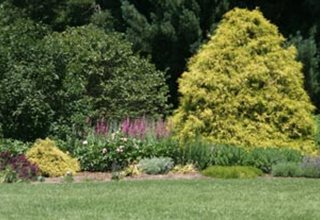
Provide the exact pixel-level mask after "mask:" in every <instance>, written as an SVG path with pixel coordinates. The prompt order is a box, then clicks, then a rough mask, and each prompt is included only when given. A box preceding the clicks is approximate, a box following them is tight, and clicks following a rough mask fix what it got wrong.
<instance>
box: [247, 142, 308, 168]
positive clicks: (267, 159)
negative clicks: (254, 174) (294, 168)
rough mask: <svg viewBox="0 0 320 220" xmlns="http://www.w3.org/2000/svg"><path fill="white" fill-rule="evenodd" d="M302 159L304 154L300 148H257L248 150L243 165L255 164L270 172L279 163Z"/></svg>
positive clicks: (295, 161) (297, 161)
mask: <svg viewBox="0 0 320 220" xmlns="http://www.w3.org/2000/svg"><path fill="white" fill-rule="evenodd" d="M301 161H302V154H301V152H300V151H298V150H294V149H289V148H255V149H253V150H251V151H249V152H248V154H247V156H246V157H245V159H244V162H243V165H247V166H253V167H256V168H259V169H261V170H262V171H263V172H265V173H270V172H271V169H272V166H273V165H276V164H278V163H286V162H294V163H299V162H301Z"/></svg>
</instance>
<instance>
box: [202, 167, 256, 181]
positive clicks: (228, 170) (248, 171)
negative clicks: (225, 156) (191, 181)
mask: <svg viewBox="0 0 320 220" xmlns="http://www.w3.org/2000/svg"><path fill="white" fill-rule="evenodd" d="M202 174H203V175H205V176H209V177H213V178H223V179H234V178H241V179H242V178H255V177H258V176H261V175H262V171H261V170H259V169H257V168H254V167H242V166H231V167H224V166H211V167H208V168H207V169H205V170H203V171H202Z"/></svg>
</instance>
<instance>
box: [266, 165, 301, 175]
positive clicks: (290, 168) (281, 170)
mask: <svg viewBox="0 0 320 220" xmlns="http://www.w3.org/2000/svg"><path fill="white" fill-rule="evenodd" d="M272 175H273V176H282V177H299V176H302V175H303V170H302V168H301V166H300V164H298V163H294V162H285V163H278V164H276V165H273V166H272Z"/></svg>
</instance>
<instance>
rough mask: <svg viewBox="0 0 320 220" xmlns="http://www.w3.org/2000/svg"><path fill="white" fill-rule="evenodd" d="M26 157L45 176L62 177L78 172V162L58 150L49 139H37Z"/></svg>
mask: <svg viewBox="0 0 320 220" xmlns="http://www.w3.org/2000/svg"><path fill="white" fill-rule="evenodd" d="M26 156H27V158H28V160H30V161H31V162H33V163H35V164H37V165H38V167H39V169H40V171H41V173H42V174H43V175H45V176H50V177H53V176H63V175H65V174H66V173H67V172H71V173H72V174H75V173H76V172H77V171H79V170H80V165H79V163H78V161H77V160H76V159H73V158H71V157H70V156H69V155H67V154H65V153H63V152H62V151H61V150H59V149H58V148H57V147H56V145H55V142H54V141H52V140H50V139H49V138H47V139H45V140H41V139H38V140H37V141H36V142H35V143H34V145H33V146H32V147H31V149H30V150H29V151H28V152H27V153H26Z"/></svg>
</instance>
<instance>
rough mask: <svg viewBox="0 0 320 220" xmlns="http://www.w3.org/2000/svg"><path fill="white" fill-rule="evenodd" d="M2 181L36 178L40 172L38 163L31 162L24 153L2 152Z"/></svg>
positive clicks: (0, 165) (0, 164) (0, 162)
mask: <svg viewBox="0 0 320 220" xmlns="http://www.w3.org/2000/svg"><path fill="white" fill-rule="evenodd" d="M0 172H1V174H0V176H2V178H1V177H0V179H2V181H1V180H0V182H16V181H18V180H22V181H29V180H35V179H36V177H37V175H38V174H39V168H38V166H37V165H35V164H33V163H31V162H30V161H29V160H28V159H27V158H26V157H25V156H24V155H23V154H20V155H14V154H12V153H11V152H0Z"/></svg>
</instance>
